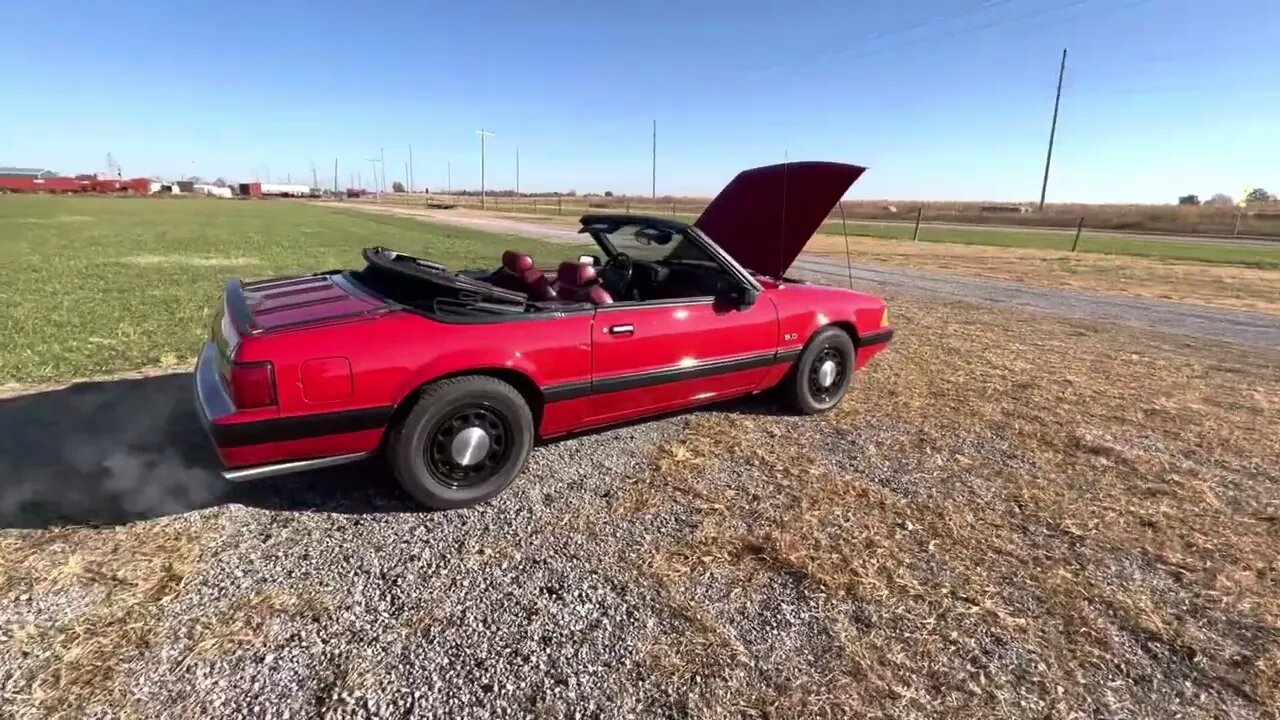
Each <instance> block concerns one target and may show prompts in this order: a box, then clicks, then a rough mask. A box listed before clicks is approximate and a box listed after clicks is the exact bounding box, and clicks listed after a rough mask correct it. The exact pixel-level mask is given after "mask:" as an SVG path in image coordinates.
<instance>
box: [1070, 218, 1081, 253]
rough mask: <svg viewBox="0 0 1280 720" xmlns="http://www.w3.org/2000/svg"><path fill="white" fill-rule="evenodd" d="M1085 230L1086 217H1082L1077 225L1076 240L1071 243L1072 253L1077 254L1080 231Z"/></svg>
mask: <svg viewBox="0 0 1280 720" xmlns="http://www.w3.org/2000/svg"><path fill="white" fill-rule="evenodd" d="M1082 230H1084V216H1083V215H1081V216H1080V222H1078V223H1076V238H1075V239H1074V240H1072V241H1071V252H1075V251H1076V248H1077V247H1079V245H1080V231H1082Z"/></svg>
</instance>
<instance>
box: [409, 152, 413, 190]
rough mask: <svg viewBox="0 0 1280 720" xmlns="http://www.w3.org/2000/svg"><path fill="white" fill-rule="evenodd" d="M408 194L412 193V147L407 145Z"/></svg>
mask: <svg viewBox="0 0 1280 720" xmlns="http://www.w3.org/2000/svg"><path fill="white" fill-rule="evenodd" d="M409 192H413V145H412V144H410V145H409Z"/></svg>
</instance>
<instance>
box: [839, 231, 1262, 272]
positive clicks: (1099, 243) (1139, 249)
mask: <svg viewBox="0 0 1280 720" xmlns="http://www.w3.org/2000/svg"><path fill="white" fill-rule="evenodd" d="M848 225H849V234H850V235H866V236H869V237H877V238H886V239H889V240H908V241H909V240H910V239H911V234H912V232H913V229H914V228H912V226H911V225H903V224H897V223H873V222H865V221H858V222H852V221H851V222H849V224H848ZM822 232H825V233H831V234H833V235H839V234H840V233H841V227H840V223H838V222H828V223H825V224H824V225H823V226H822ZM1073 239H1074V233H1064V232H1049V231H1044V230H986V229H974V228H950V227H927V226H926V227H922V228H920V241H921V242H936V243H956V244H961V245H989V246H992V247H1011V248H1033V249H1037V250H1064V251H1065V250H1070V249H1071V242H1072V240H1073ZM1076 250H1077V252H1083V253H1100V254H1104V255H1130V256H1135V257H1148V258H1154V259H1157V260H1178V261H1183V262H1204V263H1217V264H1226V265H1243V266H1246V267H1256V268H1264V269H1265V268H1280V242H1276V243H1275V244H1274V245H1233V244H1230V243H1215V242H1210V241H1205V242H1184V241H1179V240H1162V239H1158V238H1139V237H1133V236H1125V235H1111V234H1107V233H1096V232H1089V231H1085V232H1084V233H1081V235H1080V245H1079V247H1077V248H1076Z"/></svg>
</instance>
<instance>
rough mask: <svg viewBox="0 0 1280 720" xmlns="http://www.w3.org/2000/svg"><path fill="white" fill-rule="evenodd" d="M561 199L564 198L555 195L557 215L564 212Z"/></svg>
mask: <svg viewBox="0 0 1280 720" xmlns="http://www.w3.org/2000/svg"><path fill="white" fill-rule="evenodd" d="M563 200H564V198H562V197H560V196H558V195H557V196H556V214H557V215H563V214H564V206H563V205H562V204H561V201H563Z"/></svg>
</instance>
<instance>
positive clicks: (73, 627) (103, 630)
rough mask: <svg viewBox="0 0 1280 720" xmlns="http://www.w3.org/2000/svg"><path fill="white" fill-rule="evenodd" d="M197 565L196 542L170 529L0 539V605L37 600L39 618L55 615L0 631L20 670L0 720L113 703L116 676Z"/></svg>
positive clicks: (152, 637) (149, 637)
mask: <svg viewBox="0 0 1280 720" xmlns="http://www.w3.org/2000/svg"><path fill="white" fill-rule="evenodd" d="M198 559H199V545H198V543H197V538H195V537H193V536H192V535H191V534H190V533H188V532H186V531H184V530H182V529H181V528H178V527H175V526H174V525H173V524H171V523H142V524H137V525H132V526H129V527H126V528H119V529H112V530H105V529H103V530H98V529H60V530H48V531H39V532H14V531H6V532H5V533H3V534H0V602H3V603H6V604H9V603H26V602H29V601H32V600H33V598H36V597H38V598H39V600H40V602H41V604H42V607H45V608H46V610H45V611H43V612H41V613H40V615H41V616H42V617H46V618H55V619H53V620H51V621H47V622H40V623H38V624H27V625H22V626H19V627H14V628H6V629H5V631H4V632H3V635H4V636H5V637H4V647H3V649H0V652H4V653H13V654H15V655H17V656H20V657H21V658H22V662H21V663H20V666H21V668H22V669H21V671H20V672H21V673H22V674H21V676H16V677H9V678H5V685H4V688H5V695H4V697H3V698H0V716H9V717H16V718H37V717H39V718H45V717H67V718H79V717H86V716H89V715H90V714H92V713H94V712H98V711H100V710H102V709H103V708H106V707H118V706H119V704H120V702H121V697H120V696H119V693H120V687H119V685H118V684H117V679H118V678H119V676H120V672H121V670H122V669H123V668H125V667H126V666H127V665H128V664H129V663H130V662H132V661H133V660H135V659H137V658H138V657H139V656H140V655H142V654H143V653H146V652H147V651H149V650H150V649H152V647H153V645H154V643H155V642H156V640H157V639H158V638H157V636H156V633H157V632H158V623H157V622H156V620H157V618H158V616H159V614H160V613H161V611H162V610H163V608H164V607H165V606H166V605H167V604H168V603H169V602H170V601H172V600H173V599H174V598H175V597H176V596H177V595H178V594H179V593H180V592H181V590H182V587H183V585H184V583H185V582H186V579H187V576H188V575H189V574H190V573H191V572H192V571H193V569H194V568H195V567H196V564H197V562H198ZM7 713H8V715H7Z"/></svg>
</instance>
